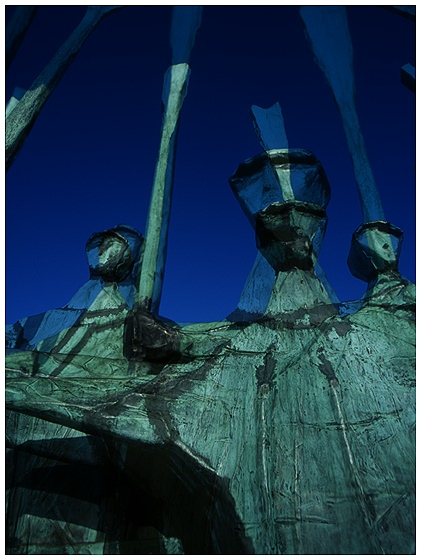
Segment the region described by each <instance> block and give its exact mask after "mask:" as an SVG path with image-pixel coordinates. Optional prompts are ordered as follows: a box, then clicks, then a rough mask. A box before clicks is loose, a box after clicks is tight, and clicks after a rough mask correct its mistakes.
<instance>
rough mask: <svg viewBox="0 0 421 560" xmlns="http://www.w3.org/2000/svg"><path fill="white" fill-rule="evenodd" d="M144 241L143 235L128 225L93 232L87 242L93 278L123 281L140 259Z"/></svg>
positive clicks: (106, 280)
mask: <svg viewBox="0 0 421 560" xmlns="http://www.w3.org/2000/svg"><path fill="white" fill-rule="evenodd" d="M142 243H143V237H142V235H141V234H140V233H139V232H138V231H136V230H135V229H134V228H131V227H130V226H126V225H119V226H116V227H115V228H113V229H109V230H105V231H102V232H97V233H94V234H92V235H91V237H90V238H89V239H88V241H87V242H86V253H87V257H88V265H89V271H90V274H91V278H102V280H104V281H105V282H122V281H123V280H124V279H125V278H127V276H128V275H129V274H130V273H131V272H132V270H133V267H134V264H135V262H136V261H137V260H138V259H139V254H140V249H141V246H142Z"/></svg>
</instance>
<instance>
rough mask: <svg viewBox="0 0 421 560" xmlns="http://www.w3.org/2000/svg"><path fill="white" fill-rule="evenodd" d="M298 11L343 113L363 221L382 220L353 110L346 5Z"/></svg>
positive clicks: (381, 209)
mask: <svg viewBox="0 0 421 560" xmlns="http://www.w3.org/2000/svg"><path fill="white" fill-rule="evenodd" d="M300 14H301V18H302V20H303V22H304V25H305V28H306V31H307V34H308V37H309V40H310V43H311V47H312V49H313V53H314V56H315V58H316V62H317V64H318V66H319V67H320V69H321V71H322V72H323V74H324V75H325V77H326V79H327V82H328V84H329V86H330V88H331V90H332V93H333V96H334V98H335V101H336V104H337V106H338V109H339V112H340V115H341V117H342V121H343V125H344V130H345V135H346V139H347V142H348V148H349V151H350V154H351V158H352V165H353V168H354V174H355V180H356V182H357V186H358V193H359V197H360V202H361V209H362V213H363V218H364V222H373V221H376V220H384V219H385V218H384V212H383V207H382V203H381V200H380V196H379V192H378V190H377V186H376V183H375V181H374V176H373V172H372V170H371V165H370V161H369V159H368V156H367V151H366V148H365V142H364V138H363V135H362V132H361V127H360V123H359V119H358V115H357V110H356V102H355V85H354V70H353V50H352V41H351V36H350V33H349V29H348V22H347V15H346V8H345V6H303V7H302V8H301V9H300Z"/></svg>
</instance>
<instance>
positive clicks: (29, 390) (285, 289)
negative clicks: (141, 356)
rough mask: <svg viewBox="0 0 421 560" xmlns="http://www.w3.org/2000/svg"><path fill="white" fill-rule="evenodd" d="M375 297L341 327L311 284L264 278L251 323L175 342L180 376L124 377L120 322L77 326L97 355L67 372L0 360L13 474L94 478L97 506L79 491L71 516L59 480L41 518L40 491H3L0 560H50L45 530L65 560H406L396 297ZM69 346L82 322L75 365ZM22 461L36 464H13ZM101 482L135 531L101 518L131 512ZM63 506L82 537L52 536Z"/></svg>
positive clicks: (401, 336) (407, 422) (407, 312)
mask: <svg viewBox="0 0 421 560" xmlns="http://www.w3.org/2000/svg"><path fill="white" fill-rule="evenodd" d="M375 291H376V290H374V292H375ZM377 292H378V293H376V294H374V293H371V294H369V295H370V296H371V299H370V298H369V299H367V301H366V304H365V305H364V306H363V307H362V308H361V309H360V310H359V311H358V312H357V313H355V314H354V315H349V316H346V317H343V318H341V317H340V316H339V315H338V314H337V313H336V310H335V308H334V306H333V305H332V304H331V303H330V301H329V299H328V297H327V294H326V292H325V291H324V288H323V287H322V286H321V284H320V282H319V281H318V279H317V278H316V277H315V276H314V275H313V274H312V273H311V272H305V271H300V270H297V269H293V270H291V271H289V272H286V273H279V274H278V276H277V279H276V282H275V285H274V289H273V292H272V297H271V300H270V303H269V306H268V309H267V312H266V314H265V315H264V316H263V317H262V318H261V319H259V320H257V321H255V322H253V323H248V324H246V323H244V324H231V323H228V322H222V323H216V324H201V325H190V326H187V327H184V328H183V329H181V330H180V336H181V339H182V341H183V343H182V347H183V355H184V356H185V357H186V356H188V359H185V360H184V361H183V360H180V361H179V362H177V363H169V364H163V363H161V364H157V363H147V362H136V363H130V362H129V361H127V360H126V359H125V358H124V352H123V336H122V329H123V323H122V317H120V316H118V317H114V318H113V321H112V322H111V323H109V322H108V323H107V319H106V317H107V315H106V314H104V315H100V314H97V315H96V316H95V318H94V319H92V321H93V323H94V324H95V325H97V326H99V325H105V324H106V325H107V328H104V329H99V330H96V332H97V336H98V337H100V338H99V340H95V338H89V340H88V342H87V343H86V344H85V345H84V346H83V348H80V350H79V351H78V352H77V353H76V356H73V358H72V360H71V361H68V362H66V358H64V359H63V360H61V359H60V357H59V356H57V355H55V354H54V349H53V350H51V351H50V352H49V353H47V354H42V352H39V351H38V350H34V351H28V352H22V353H17V354H12V355H11V356H9V357H8V359H7V368H8V372H10V375H8V379H7V384H6V389H7V395H8V397H7V399H8V400H7V402H8V406H9V408H10V409H11V410H12V411H13V412H10V413H9V414H10V418H9V421H10V426H11V427H10V428H9V438H10V439H11V440H13V439H15V440H16V441H15V442H14V445H17V446H18V448H17V449H20V451H13V452H12V453H15V456H14V458H13V460H14V461H15V462H16V464H19V465H20V468H21V469H23V470H24V471H25V472H26V476H27V475H28V472H29V471H31V469H32V471H34V470H35V471H37V472H40V473H41V472H42V469H44V471H45V472H53V471H54V469H55V470H57V469H58V468H59V466H60V467H61V468H62V469H64V470H63V473H65V469H66V468H67V469H69V468H70V469H72V468H75V469H80V468H81V465H85V467H86V465H90V466H89V468H90V469H91V471H92V472H96V473H100V475H98V474H97V476H96V480H97V485H98V489H97V495H96V494H95V495H94V496H91V497H90V498H89V499H88V501H86V496H85V501H84V498H83V491H82V490H81V493H80V494H81V495H80V501H79V502H78V504H76V502H77V499H76V498H75V497H74V495H72V493H71V492H70V491H67V494H66V490H65V487H66V484H65V482H64V479H63V481H62V484H63V485H64V489H62V490H61V491H60V490H59V489H57V491H56V494H55V496H56V499H55V500H52V501H51V502H50V504H49V509H48V508H47V509H48V512H49V513H48V514H44V516H43V515H42V513H41V514H40V511H41V512H42V507H40V506H37V507H38V510H37V508H35V509H34V507H33V506H30V505H28V504H30V503H33V501H34V500H35V502H37V501H40V500H41V501H42V500H45V497H44V498H41V496H42V495H43V494H42V493H41V492H40V491H32V494H31V493H28V490H27V491H26V493H25V490H24V485H23V486H19V484H17V485H16V487H14V488H12V490H11V491H10V492H11V494H10V496H9V507H10V509H11V514H10V518H16V519H15V526H14V528H13V531H14V534H15V541H14V542H15V545H14V548H13V545H12V550H13V551H15V552H20V553H25V552H26V553H31V552H38V553H45V552H51V553H52V552H54V551H57V550H60V546H64V544H63V543H64V541H63V538H62V537H60V535H59V532H57V531H55V532H54V531H53V530H52V527H53V526H55V525H57V526H61V527H62V531H64V532H65V533H66V535H67V537H66V538H67V539H68V540H69V541H70V542H71V544H69V543H68V544H67V545H66V546H68V547H74V551H73V552H69V553H82V551H85V552H86V551H88V552H89V553H112V552H113V551H114V553H116V552H119V553H124V551H127V550H132V551H134V552H142V551H148V550H149V548H148V547H152V548H153V549H154V550H155V552H156V551H157V550H158V549H157V547H158V548H159V547H160V548H159V550H158V552H159V551H161V552H171V550H172V551H173V552H174V551H175V552H180V551H184V552H185V553H194V552H198V553H201V552H202V553H203V552H208V553H247V552H248V553H259V554H282V553H284V554H383V553H386V554H405V553H411V552H413V551H414V530H415V524H414V515H415V503H414V484H415V468H414V465H415V451H414V449H415V441H414V424H415V374H414V372H415V362H414V347H415V328H414V322H413V312H412V305H413V303H414V299H413V297H414V294H413V286H412V285H410V284H408V283H407V282H405V281H404V280H402V279H401V280H399V279H398V277H397V276H396V275H395V276H394V277H393V278H390V277H389V278H380V280H379V282H378V287H377ZM284 296H285V297H284ZM111 300H112V301H115V299H113V298H111ZM111 300H110V299H108V305H110V309H111V308H113V306H115V304H113V305H111V304H110V303H109V302H110V301H111ZM101 305H102V306H106V305H107V303H106V300H105V299H104V298H102V300H101ZM105 308H106V307H105ZM127 312H128V310H127V311H121V313H122V314H123V315H124V313H127ZM91 317H92V315H91ZM90 324H92V323H90ZM84 329H85V326H84V321H83V320H82V323H81V325H80V326H79V327H77V329H76V332H77V336H76V334H74V336H73V337H72V340H74V343H75V345H76V347H77V346H78V344H79V341H80V340H81V337H82V338H83V336H84ZM69 331H71V329H69V330H67V331H65V332H63V333H62V334H61V335H60V337H59V338H58V340H57V345H58V346H59V348H60V349H61V350H63V342H62V341H63V340H64V339H65V338H66V337H68V333H69ZM107 341H110V344H111V341H112V344H111V345H110V346H109V350H110V351H109V354H108V355H107V356H106V357H101V356H98V355H97V354H98V353H99V352H98V347H99V346H98V345H99V343H100V347H101V349H102V348H108V342H107ZM42 344H43V343H41V344H40V346H42ZM69 344H70V343H69ZM60 345H61V346H60ZM40 354H41V357H40ZM69 355H71V349H70V347H68V348H67V353H65V354H64V356H69ZM60 360H61V361H60ZM35 362H36V363H37V364H38V366H37V369H36V370H34V363H35ZM51 364H53V365H51ZM57 364H59V366H57ZM57 367H58V368H59V372H58V373H57V374H56V375H54V376H52V375H53V374H54V371H57V369H54V368H57ZM34 372H35V375H34ZM52 372H53V373H52ZM27 414H30V415H33V416H35V417H36V418H33V419H30V418H29V416H27ZM85 434H87V435H85ZM33 440H38V443H37V442H36V441H33ZM40 442H41V443H40ZM76 443H77V444H78V445H75V444H76ZM31 448H32V452H34V450H35V452H37V453H38V454H39V455H42V456H43V458H41V457H39V456H36V455H30V456H29V455H27V457H30V460H29V462H28V460H27V462H26V464H24V462H23V461H22V459H20V461H19V460H18V456H19V454H20V455H22V454H25V453H26V454H27V453H28V451H30V450H31ZM72 464H73V466H72ZM69 465H70V467H69ZM47 466H49V468H50V471H48V469H47ZM53 467H54V468H53ZM86 468H87V467H86ZM46 469H47V470H46ZM91 471H89V473H91V474H89V473H88V471H86V477H87V479H88V480H89V479H90V477H91V476H92V472H91ZM18 473H19V470H18V472H17V473H16V475H15V477H17V479H18V478H19V476H18ZM104 473H105V474H104ZM110 473H111V474H110ZM117 473H118V477H117ZM21 474H22V473H21ZM22 476H23V474H22ZM44 476H47V475H46V474H45V473H44ZM107 476H108V477H110V476H111V478H112V479H113V483H112V485H111V488H114V489H115V488H116V487H117V488H118V487H123V488H125V489H126V490H125V492H126V494H127V488H130V489H131V490H130V492H131V494H132V496H131V499H134V498H133V497H134V496H138V498H139V500H140V502H139V503H138V506H137V507H138V509H139V511H140V512H142V514H141V515H140V514H139V515H140V517H141V518H142V520H143V521H142V520H141V521H139V520H138V521H137V522H136V520H135V517H133V518H131V519H127V516H129V517H130V515H129V514H127V515H126V516H123V517H121V516H120V517H118V515H117V513H118V512H119V511H120V509H121V508H123V509H124V508H126V510H127V511H131V509H130V508H131V507H134V506H133V505H132V506H130V507H129V506H128V504H129V502H130V500H129V498H128V497H127V495H126V494H124V491H123V490H121V488H120V491H114V490H113V491H111V496H109V495H108V494H109V493H110V491H109V490H108V492H104V488H105V487H107V484H106V482H104V481H103V480H102V479H104V480H105V478H106V477H107ZM101 477H102V478H101ZM104 477H105V478H104ZM23 478H25V477H24V476H23ZM41 478H42V477H41ZM117 478H118V480H119V482H117ZM43 480H44V482H42V480H41V481H40V482H39V484H40V488H41V487H42V486H43V484H44V486H45V484H46V483H45V479H43ZM20 484H23V483H22V481H21V482H20ZM101 484H103V488H102V490H101ZM47 488H48V484H47ZM107 488H108V487H107ZM48 492H49V493H50V494H51V492H52V489H51V487H50V488H49V490H48ZM48 492H47V494H48ZM113 492H114V493H113ZM17 494H20V502H19V505H16V504H17V502H16V495H17ZM117 495H119V496H120V498H119V499H120V502H119V503H117V502H116V499H117V498H116V496H117ZM69 496H72V497H71V498H70V497H69ZM122 496H123V497H122ZM124 496H126V497H125V498H124ZM12 497H13V499H12ZM31 500H32V502H31ZM60 500H61V502H60ZM63 504H67V505H66V506H65V507H66V508H69V509H70V510H72V508H73V510H74V508H76V507H77V508H79V509H80V510H83V511H84V515H85V516H86V518H87V519H86V520H85V521H84V522H81V521H80V520H79V521H76V520H73V521H72V519H71V518H72V516H71V515H70V520H69V519H66V516H63V507H64V505H63ZM16 508H18V509H19V510H20V511H19V513H17V512H16V511H14V510H15V509H16ZM119 508H120V509H119ZM28 509H29V511H28ZM138 513H139V512H138ZM116 515H117V517H116ZM142 516H143V517H142ZM106 519H108V520H109V519H112V520H113V521H112V523H111V522H106V521H105V520H106ZM157 519H158V521H157ZM94 520H95V521H94ZM72 523H73V524H72ZM128 527H129V528H130V530H129V529H128ZM147 527H150V528H149V529H147ZM152 527H154V529H152ZM52 531H53V533H54V538H51V534H52ZM148 531H149V533H148ZM151 531H152V532H151ZM148 535H149V536H148ZM194 535H196V536H194ZM47 536H48V538H47ZM43 539H44V540H43ZM168 539H170V541H169V540H168ZM171 539H172V540H171ZM168 542H170V544H171V543H172V544H171V546H170V545H168ZM157 543H159V544H157ZM166 543H167V544H166ZM166 546H167V548H168V547H169V549H168V550H167V548H165V547H166ZM154 547H155V548H154ZM170 549H171V550H170ZM62 550H63V549H62Z"/></svg>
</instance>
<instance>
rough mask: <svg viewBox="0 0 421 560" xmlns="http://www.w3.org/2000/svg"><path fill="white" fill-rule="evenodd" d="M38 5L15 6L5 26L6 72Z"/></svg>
mask: <svg viewBox="0 0 421 560" xmlns="http://www.w3.org/2000/svg"><path fill="white" fill-rule="evenodd" d="M37 9H38V6H16V8H15V11H14V13H13V15H12V17H11V18H10V22H9V23H8V24H7V27H6V72H7V71H8V69H9V66H10V65H11V63H12V61H13V59H14V57H15V54H16V53H17V51H18V50H19V47H20V45H21V43H22V41H23V39H24V37H25V35H26V32H27V31H28V29H29V27H30V25H31V23H32V20H33V19H34V16H35V13H36V11H37Z"/></svg>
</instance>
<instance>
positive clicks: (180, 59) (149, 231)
mask: <svg viewBox="0 0 421 560" xmlns="http://www.w3.org/2000/svg"><path fill="white" fill-rule="evenodd" d="M201 15H202V8H201V7H200V6H175V7H174V8H173V13H172V21H171V49H172V66H170V68H168V70H167V71H166V73H165V77H164V89H163V96H162V97H163V103H164V119H163V126H162V132H161V143H160V147H159V154H158V160H157V164H156V169H155V177H154V183H153V187H152V195H151V201H150V206H149V214H148V222H147V226H146V239H145V251H144V254H143V261H142V268H141V272H140V277H139V286H138V291H137V296H136V300H135V303H136V305H139V306H141V307H143V308H144V309H147V310H149V311H152V312H153V313H155V314H158V311H159V303H160V300H161V293H162V283H163V278H164V271H165V260H166V254H167V240H168V227H169V220H170V210H171V198H172V186H173V175H174V165H175V152H176V142H177V130H178V124H179V120H180V112H181V108H182V106H183V101H184V98H185V96H186V93H187V86H188V81H189V76H190V66H189V64H188V62H189V60H190V54H191V50H192V48H193V45H194V41H195V38H196V32H197V30H198V28H199V26H200V23H201Z"/></svg>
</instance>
